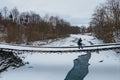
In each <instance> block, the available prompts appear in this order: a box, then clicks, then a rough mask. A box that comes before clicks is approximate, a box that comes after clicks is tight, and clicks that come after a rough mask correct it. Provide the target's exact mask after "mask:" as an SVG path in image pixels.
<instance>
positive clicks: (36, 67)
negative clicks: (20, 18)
mask: <svg viewBox="0 0 120 80" xmlns="http://www.w3.org/2000/svg"><path fill="white" fill-rule="evenodd" d="M79 37H81V38H82V39H83V43H84V44H85V45H90V42H93V44H100V43H102V42H101V41H99V40H97V39H96V38H94V37H93V36H89V35H71V36H70V37H69V38H66V39H62V40H59V41H56V42H53V43H50V44H48V45H45V46H76V41H77V39H78V38H79ZM86 55H87V54H86V53H79V52H77V53H67V54H66V53H63V54H49V53H48V54H37V53H35V54H29V53H26V54H22V55H20V56H24V57H25V59H23V61H24V62H29V64H26V65H25V66H21V67H19V68H16V69H12V68H11V67H10V68H8V70H7V71H4V72H2V73H1V74H0V80H65V79H66V80H80V77H81V75H80V74H81V73H83V74H84V73H87V69H88V73H87V74H84V75H85V77H84V80H120V55H119V54H116V53H115V52H114V51H112V50H109V51H101V52H99V53H96V52H94V53H91V56H89V59H88V57H86ZM78 56H79V57H78ZM83 56H84V57H83ZM87 56H88V55H87ZM85 71H86V72H85Z"/></svg>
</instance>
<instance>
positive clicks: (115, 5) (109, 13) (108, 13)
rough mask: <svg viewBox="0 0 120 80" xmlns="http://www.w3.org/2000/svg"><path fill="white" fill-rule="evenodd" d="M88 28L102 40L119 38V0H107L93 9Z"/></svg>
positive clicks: (108, 40) (113, 40) (112, 40)
mask: <svg viewBox="0 0 120 80" xmlns="http://www.w3.org/2000/svg"><path fill="white" fill-rule="evenodd" d="M89 30H90V31H92V32H94V33H95V34H96V36H97V37H98V38H100V39H102V40H104V42H115V41H117V40H120V0H107V1H106V2H105V3H104V4H101V5H100V6H98V7H97V8H96V9H95V12H94V14H93V15H92V20H91V22H90V27H89Z"/></svg>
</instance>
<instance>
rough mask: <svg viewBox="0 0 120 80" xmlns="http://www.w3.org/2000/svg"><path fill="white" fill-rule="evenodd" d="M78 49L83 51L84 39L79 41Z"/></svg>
mask: <svg viewBox="0 0 120 80" xmlns="http://www.w3.org/2000/svg"><path fill="white" fill-rule="evenodd" d="M78 48H79V49H80V48H81V49H83V46H82V39H81V38H80V39H79V40H78Z"/></svg>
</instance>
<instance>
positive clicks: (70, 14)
mask: <svg viewBox="0 0 120 80" xmlns="http://www.w3.org/2000/svg"><path fill="white" fill-rule="evenodd" d="M104 2H105V0H0V9H1V8H3V7H5V6H7V7H8V8H9V9H11V8H13V7H17V8H18V10H19V11H20V12H24V11H34V12H36V13H39V14H40V15H45V14H49V15H55V16H60V17H61V18H63V19H66V20H67V21H69V22H70V23H71V24H72V25H88V23H89V21H90V18H91V15H92V13H93V12H94V10H95V8H96V6H98V5H99V4H100V3H104Z"/></svg>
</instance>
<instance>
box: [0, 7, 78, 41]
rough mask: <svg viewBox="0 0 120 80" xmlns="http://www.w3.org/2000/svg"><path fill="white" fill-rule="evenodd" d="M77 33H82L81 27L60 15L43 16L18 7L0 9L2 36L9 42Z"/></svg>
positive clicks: (36, 39) (0, 33) (0, 31)
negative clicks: (72, 24) (23, 10)
mask: <svg viewBox="0 0 120 80" xmlns="http://www.w3.org/2000/svg"><path fill="white" fill-rule="evenodd" d="M77 33H80V28H79V27H77V26H76V27H75V26H71V25H70V23H69V22H67V21H65V20H63V19H61V18H59V17H58V16H48V15H46V16H44V17H41V16H40V15H39V14H36V13H35V12H23V13H20V12H19V11H18V9H17V8H13V9H12V10H8V8H7V7H4V8H3V9H0V35H1V36H0V37H1V40H2V41H5V42H8V43H10V42H15V43H23V42H25V43H29V42H31V41H38V40H45V39H53V38H59V37H66V36H68V35H69V34H77Z"/></svg>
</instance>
